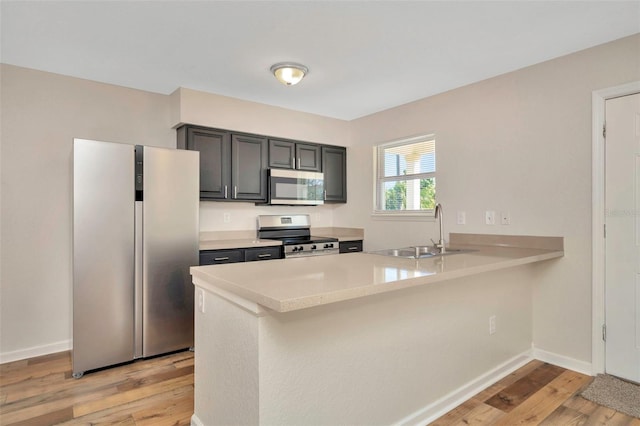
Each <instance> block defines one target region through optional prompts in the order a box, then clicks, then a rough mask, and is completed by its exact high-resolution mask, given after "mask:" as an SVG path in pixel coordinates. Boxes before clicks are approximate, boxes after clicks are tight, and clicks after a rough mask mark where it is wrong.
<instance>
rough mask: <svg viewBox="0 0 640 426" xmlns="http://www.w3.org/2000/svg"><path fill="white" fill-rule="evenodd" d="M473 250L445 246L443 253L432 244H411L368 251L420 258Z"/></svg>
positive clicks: (382, 254)
mask: <svg viewBox="0 0 640 426" xmlns="http://www.w3.org/2000/svg"><path fill="white" fill-rule="evenodd" d="M472 251H474V250H468V249H452V248H447V249H446V250H445V252H444V253H440V252H439V251H438V249H437V248H435V247H433V246H412V247H402V248H394V249H383V250H374V251H370V252H369V253H371V254H379V255H381V256H393V257H405V258H408V259H421V258H425V257H436V256H447V255H450V254H460V253H469V252H472Z"/></svg>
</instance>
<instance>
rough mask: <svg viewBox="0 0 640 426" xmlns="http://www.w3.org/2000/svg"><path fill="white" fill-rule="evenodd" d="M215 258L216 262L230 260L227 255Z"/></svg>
mask: <svg viewBox="0 0 640 426" xmlns="http://www.w3.org/2000/svg"><path fill="white" fill-rule="evenodd" d="M213 260H215V261H216V262H221V261H223V260H229V256H225V257H214V258H213Z"/></svg>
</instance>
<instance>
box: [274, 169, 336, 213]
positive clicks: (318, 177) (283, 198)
mask: <svg viewBox="0 0 640 426" xmlns="http://www.w3.org/2000/svg"><path fill="white" fill-rule="evenodd" d="M324 194H325V193H324V174H323V173H319V172H306V171H301V170H286V169H269V204H283V205H303V206H304V205H306V206H315V205H319V204H324Z"/></svg>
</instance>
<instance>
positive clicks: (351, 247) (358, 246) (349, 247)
mask: <svg viewBox="0 0 640 426" xmlns="http://www.w3.org/2000/svg"><path fill="white" fill-rule="evenodd" d="M358 251H362V241H343V242H341V243H340V253H355V252H358Z"/></svg>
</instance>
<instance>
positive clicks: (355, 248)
mask: <svg viewBox="0 0 640 426" xmlns="http://www.w3.org/2000/svg"><path fill="white" fill-rule="evenodd" d="M349 250H358V246H353V247H349Z"/></svg>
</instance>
